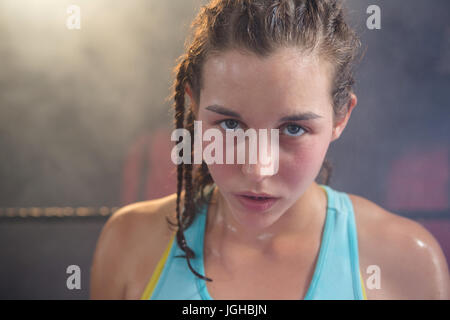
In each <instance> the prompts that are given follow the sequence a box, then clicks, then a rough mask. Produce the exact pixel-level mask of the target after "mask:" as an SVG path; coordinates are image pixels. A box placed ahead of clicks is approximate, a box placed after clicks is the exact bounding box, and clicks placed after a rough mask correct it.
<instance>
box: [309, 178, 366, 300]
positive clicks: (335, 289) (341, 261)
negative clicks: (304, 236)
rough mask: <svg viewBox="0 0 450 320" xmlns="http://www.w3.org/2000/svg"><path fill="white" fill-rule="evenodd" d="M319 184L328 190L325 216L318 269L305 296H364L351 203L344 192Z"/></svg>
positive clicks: (324, 298) (330, 297)
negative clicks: (307, 294) (310, 288)
mask: <svg viewBox="0 0 450 320" xmlns="http://www.w3.org/2000/svg"><path fill="white" fill-rule="evenodd" d="M321 187H323V188H324V189H325V191H326V192H327V199H328V200H327V206H328V208H327V218H326V222H325V227H324V235H323V241H324V243H322V246H321V250H320V253H319V259H318V270H320V272H319V273H317V274H314V278H313V283H314V287H313V288H312V290H311V291H312V292H310V295H309V297H308V298H310V299H320V300H333V299H339V300H348V299H349V300H354V299H357V300H361V299H364V295H363V288H362V281H361V275H360V270H359V257H358V240H357V230H356V224H355V218H354V210H353V205H352V202H351V200H350V198H349V196H348V195H347V194H346V193H345V192H339V191H337V190H334V189H333V188H331V187H329V186H327V185H321ZM319 264H320V266H319ZM319 267H320V268H319Z"/></svg>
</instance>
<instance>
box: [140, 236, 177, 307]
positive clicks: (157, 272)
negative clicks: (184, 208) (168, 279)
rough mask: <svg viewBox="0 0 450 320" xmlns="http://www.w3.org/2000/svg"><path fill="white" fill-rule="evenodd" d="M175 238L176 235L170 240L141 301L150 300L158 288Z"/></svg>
mask: <svg viewBox="0 0 450 320" xmlns="http://www.w3.org/2000/svg"><path fill="white" fill-rule="evenodd" d="M174 238H175V233H174V234H173V235H172V238H171V239H170V242H169V244H168V245H167V248H166V250H165V251H164V253H163V255H162V257H161V259H160V260H159V262H158V265H157V266H156V269H155V271H154V272H153V275H152V277H151V278H150V281H149V282H148V284H147V286H146V287H145V290H144V293H143V294H142V297H141V300H148V299H150V297H151V296H152V293H153V290H154V289H155V287H156V284H157V283H158V279H159V277H160V276H161V272H162V270H163V268H164V265H165V264H166V260H167V257H168V256H169V251H170V248H171V247H172V243H173V240H174Z"/></svg>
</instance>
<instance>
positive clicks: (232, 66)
mask: <svg viewBox="0 0 450 320" xmlns="http://www.w3.org/2000/svg"><path fill="white" fill-rule="evenodd" d="M327 66H328V64H326V63H324V62H322V61H318V60H315V59H312V58H307V57H302V56H301V55H300V54H299V53H298V52H296V51H295V50H294V49H280V50H279V51H278V52H277V53H276V54H274V55H272V56H270V57H269V58H267V59H264V60H263V59H261V58H258V57H256V56H253V55H244V54H242V53H240V52H238V51H228V52H225V53H223V54H221V55H220V56H211V57H210V58H209V59H207V61H206V63H205V65H204V68H203V83H204V86H203V89H202V90H201V92H200V105H199V106H196V108H198V109H196V119H197V120H199V121H202V129H203V132H205V131H206V130H207V129H210V128H216V129H219V130H220V131H222V133H223V137H224V138H225V129H226V128H228V129H238V128H241V129H243V130H244V131H245V130H247V129H249V128H253V129H255V130H256V131H258V129H267V130H268V132H270V129H279V163H278V171H277V172H276V173H274V174H272V175H264V174H261V171H260V168H261V166H260V162H258V163H256V164H249V163H248V162H249V161H248V157H246V163H245V164H225V158H224V164H210V165H208V168H209V172H210V174H211V176H212V178H213V179H214V181H215V183H216V185H217V186H218V187H219V190H220V192H221V194H222V196H223V198H224V199H225V201H226V203H227V204H228V206H227V209H226V210H228V211H229V212H228V213H230V214H231V215H232V216H233V217H234V218H235V220H236V221H238V222H239V224H241V225H243V226H245V227H249V228H258V229H260V228H266V227H268V226H270V225H271V224H273V223H274V222H275V221H276V220H277V219H279V218H280V217H281V216H282V215H283V214H284V213H285V212H286V211H287V210H290V209H291V208H292V207H293V206H294V205H295V203H296V201H297V200H298V199H299V198H300V197H301V196H302V194H304V193H305V191H306V190H307V189H308V188H309V187H310V186H311V184H312V183H313V182H314V180H315V179H316V177H317V175H318V173H319V171H320V168H321V166H322V162H323V161H324V158H325V155H326V152H327V149H328V146H329V144H330V142H331V141H332V140H334V139H335V138H337V136H336V133H335V132H334V131H333V124H332V123H333V109H332V99H331V79H330V71H329V70H328V69H327ZM188 94H189V95H190V96H191V99H192V95H191V93H190V92H189V91H188ZM212 105H214V106H221V107H222V109H227V110H229V111H232V112H234V113H236V114H239V115H240V117H239V118H237V117H235V116H229V115H224V114H221V113H218V112H217V108H216V109H215V110H216V111H212V110H208V109H211V108H208V107H209V106H212ZM207 108H208V109H207ZM301 114H314V115H315V117H313V119H309V120H296V121H283V122H280V121H279V120H280V119H281V118H284V117H286V116H294V115H301ZM226 120H227V121H226ZM268 141H269V143H270V140H268ZM210 143H211V142H205V141H204V142H203V150H204V149H205V147H206V146H207V145H208V144H210ZM223 143H224V145H223V150H225V139H224V142H223ZM235 151H236V150H235ZM248 151H249V149H248V146H247V148H246V152H247V153H248ZM225 154H226V153H225V151H224V157H225ZM272 160H273V159H272ZM246 191H253V192H256V193H267V194H270V195H272V196H274V197H278V200H277V201H276V202H275V204H274V205H273V206H272V207H271V208H269V209H267V210H266V211H264V212H257V213H255V212H253V211H252V210H248V209H246V207H245V206H243V205H242V203H241V202H240V201H239V198H238V196H236V193H239V192H246ZM294 207H295V206H294Z"/></svg>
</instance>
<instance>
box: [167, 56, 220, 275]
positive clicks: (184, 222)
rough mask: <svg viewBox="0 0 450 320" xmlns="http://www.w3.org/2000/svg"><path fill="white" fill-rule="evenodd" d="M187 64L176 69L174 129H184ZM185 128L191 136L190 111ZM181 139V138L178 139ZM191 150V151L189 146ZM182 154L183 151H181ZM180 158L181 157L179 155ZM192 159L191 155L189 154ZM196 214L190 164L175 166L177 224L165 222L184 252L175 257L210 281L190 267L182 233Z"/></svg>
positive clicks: (183, 63) (185, 61)
mask: <svg viewBox="0 0 450 320" xmlns="http://www.w3.org/2000/svg"><path fill="white" fill-rule="evenodd" d="M188 63H189V60H188V59H185V60H184V61H183V62H181V63H180V64H179V66H178V67H177V69H178V75H177V78H176V83H175V94H174V100H175V105H174V108H175V128H176V129H181V128H184V127H185V125H184V122H185V121H184V120H185V119H184V118H185V105H184V104H185V103H184V102H185V99H184V92H185V84H186V70H187V69H188V68H187V67H186V64H188ZM186 122H187V123H186V128H187V129H188V131H189V132H190V133H191V136H192V135H193V131H194V116H193V113H192V110H191V109H189V110H188V114H187V121H186ZM180 139H181V137H180ZM179 142H180V141H177V142H176V143H179ZM191 144H193V140H191ZM191 150H193V148H192V146H191ZM181 152H182V153H183V152H184V150H183V149H182V151H181ZM180 156H183V154H181V155H180ZM191 158H192V154H191ZM183 174H184V184H185V196H184V212H183V214H181V213H180V198H181V191H182V189H183ZM202 198H203V190H202ZM195 212H196V206H195V204H194V187H193V185H192V164H183V163H180V164H179V165H177V200H176V213H177V223H173V222H171V221H170V220H169V219H168V218H166V220H167V222H168V223H169V225H171V226H176V227H177V231H176V239H177V244H178V246H179V247H180V248H181V250H182V251H184V252H185V255H178V256H175V257H177V258H186V260H187V264H188V267H189V269H190V270H191V271H192V272H193V273H194V274H195V275H196V276H197V277H199V278H201V279H204V280H207V281H212V280H211V279H210V278H207V277H204V276H202V275H201V274H199V273H198V272H197V271H195V270H194V269H193V267H192V265H191V262H190V259H194V258H195V252H194V251H193V250H192V249H191V248H190V247H189V246H188V245H187V243H186V238H185V236H184V231H185V230H186V229H187V228H188V227H189V225H191V223H192V222H193V220H194V217H195Z"/></svg>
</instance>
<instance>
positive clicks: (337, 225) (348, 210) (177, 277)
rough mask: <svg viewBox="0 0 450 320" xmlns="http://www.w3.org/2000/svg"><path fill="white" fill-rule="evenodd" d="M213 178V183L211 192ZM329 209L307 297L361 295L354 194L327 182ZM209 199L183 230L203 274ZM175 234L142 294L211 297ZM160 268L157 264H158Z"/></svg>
mask: <svg viewBox="0 0 450 320" xmlns="http://www.w3.org/2000/svg"><path fill="white" fill-rule="evenodd" d="M214 186H215V184H213V185H212V187H211V189H210V191H209V194H208V197H210V195H211V193H212V191H213V189H214ZM320 186H321V187H322V188H324V189H325V191H326V193H327V214H326V219H325V226H324V231H323V233H322V240H321V244H320V249H319V257H318V260H317V263H316V266H315V270H314V273H313V277H312V280H311V283H310V285H309V287H308V290H307V292H306V295H305V300H362V299H366V294H365V289H364V285H363V281H362V278H361V275H360V270H359V259H358V241H357V232H356V225H355V219H354V211H353V206H352V202H351V200H350V198H349V197H348V195H347V194H346V193H344V192H339V191H336V190H334V189H332V188H331V187H329V186H326V185H320ZM206 213H207V204H205V205H204V206H203V207H201V208H200V210H199V212H198V214H197V215H196V218H195V220H194V221H193V223H192V224H191V226H189V228H188V229H187V230H185V233H184V234H185V238H186V242H187V244H188V245H189V247H190V248H191V249H193V250H194V252H195V255H196V258H194V259H190V262H191V265H192V267H193V268H194V270H196V271H197V272H198V273H200V274H201V275H204V276H208V275H205V269H204V264H203V262H204V261H203V248H204V245H203V239H204V235H205V226H206ZM177 255H184V252H183V251H182V250H181V249H180V248H179V246H178V244H177V242H176V240H175V239H174V236H173V237H172V240H171V241H170V243H169V245H168V247H167V249H166V252H165V254H164V255H163V257H162V258H161V259H160V261H159V264H158V267H157V269H156V270H155V271H154V273H153V275H152V278H151V279H150V282H149V283H148V285H147V288H146V290H145V292H144V294H143V295H142V297H141V299H151V300H212V298H211V296H210V295H209V293H208V289H207V287H206V281H205V280H202V279H200V278H198V277H196V276H195V275H194V274H193V273H192V272H191V270H190V269H189V267H188V265H187V261H186V258H176V257H175V256H177ZM158 269H159V270H158Z"/></svg>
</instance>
